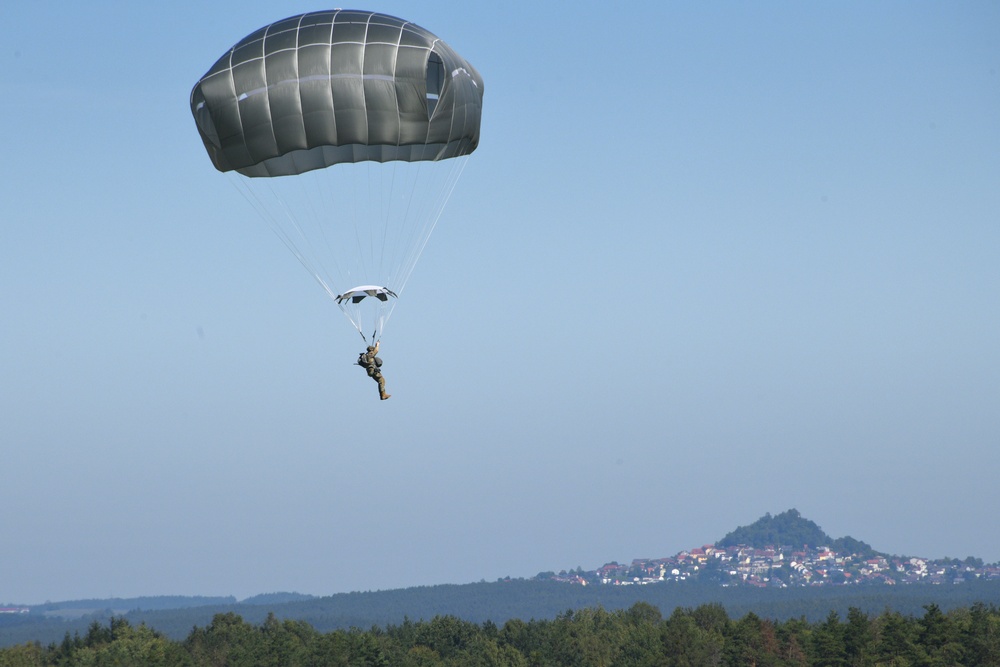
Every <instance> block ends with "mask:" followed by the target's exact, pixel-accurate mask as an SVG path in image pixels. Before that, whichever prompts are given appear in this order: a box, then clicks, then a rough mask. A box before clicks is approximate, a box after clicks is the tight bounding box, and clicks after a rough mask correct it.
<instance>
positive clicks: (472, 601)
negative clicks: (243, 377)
mask: <svg viewBox="0 0 1000 667" xmlns="http://www.w3.org/2000/svg"><path fill="white" fill-rule="evenodd" d="M299 597H300V598H303V599H297V598H296V596H287V595H282V596H270V595H269V596H260V599H259V600H258V599H251V600H244V601H243V602H242V603H226V604H220V603H214V604H202V605H200V606H192V607H188V608H176V609H164V608H163V606H164V605H163V604H162V602H161V601H158V600H156V599H152V600H146V599H132V600H128V601H121V600H118V601H112V600H105V601H92V602H91V603H90V605H91V606H93V607H95V608H96V609H98V611H95V612H94V613H92V614H89V615H86V616H80V617H75V618H72V619H69V618H59V617H55V616H51V615H48V614H42V613H35V612H32V613H30V614H9V615H3V616H0V646H11V645H13V644H24V643H26V642H40V643H41V644H42V645H47V644H48V643H50V642H59V641H60V640H61V639H62V638H63V637H64V636H65V634H66V633H67V632H69V634H70V635H74V634H83V633H86V632H87V631H88V626H90V625H91V624H92V623H93V622H94V621H98V622H99V623H102V624H107V623H108V621H109V619H110V618H111V617H112V616H115V617H120V618H123V619H124V620H126V621H128V622H129V623H130V624H131V625H132V626H140V625H146V626H147V627H149V628H153V629H155V630H156V631H157V632H159V633H162V634H163V635H164V636H165V637H167V638H169V639H172V640H181V639H183V638H184V637H186V636H187V634H188V633H189V632H190V631H191V628H192V627H194V626H205V625H208V624H209V623H210V622H211V621H212V619H213V617H215V616H216V615H218V614H226V613H234V614H237V615H239V616H240V617H241V618H243V619H245V620H246V621H247V622H249V623H251V624H257V625H259V624H261V623H263V622H264V621H265V619H266V618H267V616H268V614H269V613H273V614H274V615H275V617H277V618H278V619H279V620H282V621H284V620H292V621H302V622H305V623H307V624H309V625H310V626H312V627H313V628H315V629H316V630H318V631H320V632H330V631H333V630H346V629H349V628H351V627H358V628H368V627H372V626H379V627H385V626H389V625H399V624H401V623H402V622H403V621H404V620H405V619H406V618H410V619H413V620H427V619H431V618H434V617H436V616H454V617H457V618H461V619H464V620H466V621H470V622H473V623H479V624H482V623H486V622H487V621H489V622H492V623H495V624H497V625H502V624H504V623H506V622H507V621H508V620H511V619H518V618H520V619H549V620H551V619H554V618H556V617H557V616H559V615H560V614H564V613H565V612H566V610H569V609H573V610H577V609H588V608H590V609H593V608H598V607H600V608H603V609H606V610H610V611H614V610H622V609H628V608H629V607H631V606H633V605H634V604H636V603H637V602H644V603H646V604H649V605H651V606H653V607H656V608H658V609H674V608H676V607H681V608H691V609H693V608H696V607H700V606H703V605H711V604H715V605H719V606H721V607H722V608H723V609H725V610H726V612H727V613H728V614H729V615H730V616H731V617H733V618H739V617H742V616H744V615H746V614H748V613H751V612H752V613H754V614H757V615H758V616H760V617H762V618H770V619H776V620H779V621H787V620H790V619H805V620H806V621H808V622H810V623H816V622H820V621H822V620H824V619H825V618H826V617H827V615H828V614H829V613H830V611H835V612H837V613H838V614H839V615H840V616H841V617H846V614H847V612H848V610H849V609H850V608H852V607H854V608H857V609H859V610H861V611H862V612H865V613H867V614H879V613H881V612H882V611H884V610H885V609H893V610H895V611H897V612H899V613H901V614H904V615H912V616H919V615H920V614H922V613H923V609H924V607H925V606H926V605H929V604H934V605H937V606H938V607H939V608H940V609H941V610H943V611H945V612H950V611H951V610H954V609H960V608H968V607H971V606H972V605H973V604H975V603H976V602H984V603H986V604H1000V581H970V582H966V583H964V584H961V585H952V584H949V585H947V586H944V585H942V586H931V585H925V586H820V587H802V588H786V589H772V588H765V589H757V588H749V587H742V588H723V587H721V586H717V585H710V584H707V583H696V582H680V583H669V584H660V585H653V586H570V585H567V584H560V583H553V582H548V581H531V580H502V581H495V582H480V583H475V584H442V585H439V586H424V587H415V588H406V589H395V590H386V591H369V592H356V593H339V594H336V595H331V596H325V597H318V598H306V597H305V596H299ZM201 601H202V602H206V601H207V600H201ZM102 602H103V603H104V604H105V605H106V607H107V608H105V609H103V610H102V608H101V607H99V606H98V605H99V604H101V603H102ZM254 602H259V603H260V604H254ZM192 604H194V601H192ZM113 610H117V611H113Z"/></svg>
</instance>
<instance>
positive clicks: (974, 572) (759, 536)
mask: <svg viewBox="0 0 1000 667" xmlns="http://www.w3.org/2000/svg"><path fill="white" fill-rule="evenodd" d="M813 545H816V546H813ZM536 578H537V579H550V580H554V581H562V582H567V583H571V584H580V585H590V584H598V585H602V584H603V585H614V586H627V585H643V584H658V583H665V582H680V581H697V582H701V583H708V584H717V585H720V586H755V587H761V588H763V587H776V588H787V587H789V586H824V585H863V584H869V585H890V586H891V585H897V584H918V583H929V584H960V583H963V582H965V581H969V580H972V579H1000V563H993V564H984V563H983V561H982V560H981V559H979V558H972V557H969V558H966V559H964V560H959V559H950V558H942V559H928V558H915V557H906V556H890V555H887V554H883V553H879V552H876V551H874V550H873V549H872V548H871V547H869V546H868V545H867V544H865V543H864V542H861V541H858V540H854V539H852V538H849V537H848V538H840V539H837V540H833V539H831V538H830V537H829V536H827V535H826V534H825V533H823V532H822V530H820V529H819V527H818V526H817V525H816V524H815V523H813V522H812V521H809V520H807V519H803V518H802V517H801V515H799V513H798V512H797V511H796V510H794V509H793V510H788V511H787V512H785V513H783V514H779V515H777V516H775V517H772V516H771V515H770V514H767V515H765V516H764V517H762V518H761V519H759V520H758V521H757V522H756V523H754V524H752V525H751V526H747V527H741V528H738V529H737V530H735V531H733V532H732V533H730V534H729V535H727V536H726V537H725V538H723V539H722V540H720V541H719V542H717V543H716V544H709V545H704V546H702V547H698V548H694V549H691V550H690V551H681V552H680V553H678V554H676V555H674V556H670V557H666V558H652V559H647V558H637V559H635V560H633V561H632V562H631V563H629V564H627V565H626V564H621V563H617V562H611V563H606V564H605V565H602V566H601V567H599V568H597V569H596V570H589V571H584V570H583V569H582V568H577V569H576V570H571V571H568V572H567V571H562V572H559V573H558V574H556V573H554V572H543V573H540V574H539V575H537V577H536Z"/></svg>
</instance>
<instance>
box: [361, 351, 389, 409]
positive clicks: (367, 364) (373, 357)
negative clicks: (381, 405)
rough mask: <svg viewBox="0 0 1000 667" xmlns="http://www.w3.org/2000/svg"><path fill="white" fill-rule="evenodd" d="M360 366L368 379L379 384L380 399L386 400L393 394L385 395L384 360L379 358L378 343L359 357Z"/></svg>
mask: <svg viewBox="0 0 1000 667" xmlns="http://www.w3.org/2000/svg"><path fill="white" fill-rule="evenodd" d="M358 366H361V367H362V368H364V369H365V372H367V373H368V377H370V378H371V379H373V380H375V381H376V382H378V397H379V398H380V399H381V400H383V401H384V400H385V399H387V398H389V396H391V394H387V393H385V378H384V377H383V376H382V371H381V370H380V369H381V367H382V360H381V359H380V358H379V357H378V343H375V346H374V347H372V346H371V345H369V346H368V349H367V350H366V351H364V352H362V353H361V354H359V355H358Z"/></svg>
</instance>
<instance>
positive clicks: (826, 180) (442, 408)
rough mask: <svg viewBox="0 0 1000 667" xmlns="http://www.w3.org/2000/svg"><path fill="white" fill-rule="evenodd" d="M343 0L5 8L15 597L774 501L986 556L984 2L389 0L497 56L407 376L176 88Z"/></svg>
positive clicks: (362, 569) (989, 300) (397, 326)
mask: <svg viewBox="0 0 1000 667" xmlns="http://www.w3.org/2000/svg"><path fill="white" fill-rule="evenodd" d="M324 8H326V7H325V6H322V5H308V4H306V5H303V4H295V3H291V2H273V1H272V2H262V1H255V0H245V1H241V2H235V1H230V0H220V1H219V2H215V3H200V4H198V5H195V4H193V3H189V4H187V5H177V4H176V3H174V4H169V3H167V4H164V3H159V4H156V3H153V4H150V3H131V4H127V5H126V4H124V3H122V4H119V3H109V2H95V3H89V5H87V6H85V4H78V3H77V4H74V3H63V2H31V3H26V2H25V3H6V4H5V5H4V6H3V8H2V9H0V22H2V24H3V25H4V26H5V27H6V28H7V33H8V38H7V40H6V41H5V46H4V48H3V49H2V50H0V65H2V66H0V81H2V84H3V88H4V90H5V91H6V94H5V95H4V96H3V97H2V98H0V127H3V128H5V130H4V135H3V136H4V155H5V156H6V159H5V160H3V161H2V162H0V285H2V288H0V309H2V312H3V317H2V318H0V368H2V377H3V379H2V380H0V406H2V408H0V412H2V420H0V421H2V424H3V427H2V435H0V440H2V443H0V532H2V533H3V535H4V536H5V539H4V548H3V549H2V550H0V572H3V573H4V576H3V578H2V583H0V585H2V588H0V601H4V602H7V601H9V602H20V603H38V602H42V601H44V600H46V599H49V600H61V599H73V598H83V597H105V596H112V595H114V596H133V595H160V594H204V595H229V594H232V595H236V596H237V597H247V596H250V595H254V594H257V593H265V592H272V591H279V590H294V591H299V592H303V593H311V594H316V595H323V594H330V593H336V592H342V591H353V590H373V589H385V588H395V587H403V586H413V585H430V584H437V583H463V582H468V581H478V580H480V579H487V580H491V579H494V578H497V577H502V576H507V575H510V576H515V577H518V576H524V577H530V576H533V575H534V574H536V573H537V572H539V571H543V570H550V569H555V570H558V569H562V568H573V567H577V566H582V567H584V568H585V569H590V568H594V567H597V566H600V565H601V564H603V563H605V562H607V561H609V560H613V559H617V560H622V559H631V558H636V557H658V556H665V555H672V554H674V553H676V552H677V551H680V550H682V549H686V548H690V547H693V546H699V545H701V544H703V543H708V542H712V541H714V540H717V539H719V538H721V537H722V536H723V535H724V534H725V533H727V532H728V531H729V530H731V529H732V528H734V527H736V526H737V525H745V524H747V523H750V522H752V521H753V520H755V519H757V518H758V517H759V516H761V515H762V514H764V513H765V512H772V513H777V512H781V511H784V510H786V509H789V508H791V507H794V508H797V509H798V510H799V511H800V512H801V513H802V514H803V515H804V516H805V517H807V518H810V519H812V520H814V521H816V522H817V523H818V524H819V525H820V526H821V527H822V528H824V529H825V530H826V531H827V532H828V533H829V534H831V535H832V536H834V537H840V536H843V535H846V534H849V535H852V536H854V537H856V538H858V539H863V540H866V541H868V542H869V543H871V544H872V546H874V547H875V548H876V549H879V550H882V551H887V552H890V553H897V554H907V555H921V556H929V557H941V556H952V557H965V556H967V555H973V556H978V557H981V558H984V559H986V560H988V561H997V560H1000V534H998V533H997V531H996V529H995V528H996V511H995V508H996V507H997V506H1000V490H998V486H997V484H996V480H995V477H996V471H997V470H998V469H1000V447H998V445H1000V409H998V406H1000V346H998V345H997V341H998V340H1000V308H998V307H997V302H998V295H1000V261H998V250H1000V225H998V211H1000V40H998V39H997V37H998V34H997V28H998V26H1000V7H998V6H997V5H996V4H995V3H990V2H962V3H925V2H918V3H912V2H906V3H902V2H884V3H878V4H877V5H874V6H872V5H871V4H870V3H863V2H857V3H851V2H849V3H781V2H774V3H766V4H754V5H749V4H746V3H736V2H716V3H707V4H706V3H652V2H651V3H629V2H625V3H619V4H618V5H616V6H615V8H614V9H612V8H609V6H607V5H603V4H597V3H587V2H582V3H577V4H575V5H570V4H568V3H567V4H557V3H544V4H540V3H527V2H522V1H520V0H517V1H514V2H507V3H493V4H492V5H490V6H483V7H482V8H480V7H478V6H476V7H474V8H470V6H463V5H462V3H446V2H438V1H436V0H431V1H427V2H420V3H416V2H403V1H396V2H394V1H388V2H385V3H383V4H382V5H379V6H378V7H371V9H377V10H379V11H384V12H386V13H389V14H393V15H397V16H401V17H403V18H406V19H409V20H412V21H414V22H416V23H418V24H420V25H422V26H424V27H425V28H427V29H429V30H431V31H432V32H434V33H436V34H437V35H439V36H440V37H442V38H443V39H445V40H446V41H447V42H449V43H450V44H451V45H452V46H453V47H454V48H455V49H456V50H457V51H458V52H459V53H461V54H462V55H463V56H464V57H465V58H467V59H468V60H469V61H470V62H471V63H473V64H474V65H475V66H476V67H477V69H479V71H480V72H481V74H482V75H483V78H484V80H485V83H486V94H485V101H484V118H483V126H482V141H481V144H480V148H479V150H478V151H477V152H476V153H475V154H474V155H473V156H472V158H471V159H470V160H469V164H468V167H467V169H466V170H465V173H464V175H463V177H462V180H461V182H460V184H459V187H458V189H457V191H456V192H455V195H454V196H453V197H452V199H451V201H450V203H449V206H448V208H447V209H446V211H445V214H444V216H443V218H442V219H441V222H440V223H439V225H438V227H437V230H436V231H435V233H434V236H433V237H432V238H431V241H430V244H429V245H428V247H427V249H426V251H425V252H424V254H423V257H422V259H421V261H420V263H419V264H418V265H417V267H416V270H415V272H414V274H413V276H412V278H411V279H410V282H409V283H408V287H407V291H406V294H405V299H403V300H401V301H400V303H399V305H398V307H397V308H396V310H395V313H394V314H393V318H392V322H391V326H390V327H389V329H388V331H387V333H386V336H385V338H384V339H383V355H382V356H383V358H384V359H385V374H386V378H387V380H388V387H389V390H390V391H391V392H392V394H393V398H392V400H390V401H385V402H380V401H378V400H377V398H376V395H375V387H374V384H373V383H372V382H371V380H369V379H368V378H366V377H364V375H363V373H362V372H361V371H360V370H359V369H357V368H355V367H352V366H351V364H352V362H353V361H354V359H355V357H356V355H357V353H358V352H359V351H360V350H359V343H360V341H359V338H358V336H357V333H356V332H354V331H353V330H352V329H351V327H350V326H349V324H348V323H347V321H346V320H345V319H344V318H343V316H342V315H341V314H340V312H339V311H338V310H337V309H336V307H335V306H334V304H333V303H332V302H331V301H330V300H329V299H328V297H327V296H326V295H325V293H324V292H323V291H322V290H321V289H319V288H318V287H317V285H316V283H315V282H314V281H313V279H312V277H311V276H310V275H309V274H308V273H306V272H305V271H303V270H302V268H301V267H300V266H299V264H298V263H297V262H296V261H295V259H294V258H293V257H292V255H291V253H289V252H288V250H287V249H286V248H285V247H284V246H283V245H282V244H281V243H280V242H279V241H278V240H277V239H276V238H275V236H274V234H273V233H272V232H271V231H270V229H269V228H268V227H267V225H266V224H265V223H264V222H263V221H262V220H261V219H260V218H259V217H258V216H257V215H256V214H255V213H254V211H253V210H252V209H251V208H250V207H249V206H248V205H247V203H246V201H244V200H243V198H242V197H241V196H240V195H239V193H238V192H237V191H236V189H234V188H233V187H232V186H231V184H230V183H228V182H227V178H226V177H225V176H223V175H222V174H219V173H218V172H216V171H215V169H214V168H213V167H212V165H211V163H210V161H209V159H208V157H207V155H206V154H205V151H204V149H203V148H202V146H201V142H200V140H199V138H198V134H197V131H196V129H195V125H194V122H193V120H192V118H191V115H190V111H189V108H188V95H189V93H190V90H191V87H192V86H193V85H194V83H195V82H196V81H197V80H198V78H199V77H200V76H201V75H202V74H203V73H204V72H205V70H207V69H208V67H209V66H210V65H211V64H212V63H213V62H214V61H215V60H216V59H217V58H218V57H219V56H220V55H222V53H223V52H224V51H225V50H226V49H228V48H229V46H231V45H232V44H233V43H235V42H236V41H237V40H239V39H240V38H241V37H243V36H244V35H245V34H247V33H249V32H251V31H253V30H255V29H256V28H258V27H260V26H263V25H265V24H268V23H270V22H272V21H275V20H277V19H280V18H284V17H285V16H289V15H292V14H297V13H300V12H303V11H310V10H314V9H324Z"/></svg>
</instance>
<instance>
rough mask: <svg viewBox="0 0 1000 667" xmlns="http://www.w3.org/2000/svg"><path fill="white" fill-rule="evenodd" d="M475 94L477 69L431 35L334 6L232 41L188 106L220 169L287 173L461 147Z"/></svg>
mask: <svg viewBox="0 0 1000 667" xmlns="http://www.w3.org/2000/svg"><path fill="white" fill-rule="evenodd" d="M482 99H483V80H482V78H481V77H480V75H479V72H477V71H476V69H475V68H474V67H472V65H470V64H469V63H468V62H466V61H465V60H464V59H462V58H461V56H459V55H458V54H457V53H455V51H454V50H453V49H452V48H451V47H450V46H448V45H447V44H446V43H445V42H443V41H441V40H440V39H438V38H437V37H436V36H435V35H433V34H432V33H430V32H428V31H427V30H425V29H423V28H421V27H419V26H417V25H414V24H413V23H410V22H408V21H404V20H402V19H398V18H395V17H392V16H388V15H385V14H378V13H375V12H367V11H357V10H340V9H337V10H330V11H319V12H310V13H307V14H301V15H299V16H293V17H291V18H287V19H284V20H282V21H278V22H276V23H272V24H271V25H268V26H266V27H264V28H261V29H260V30H257V31H256V32H254V33H252V34H250V35H248V36H247V37H245V38H244V39H242V40H240V41H239V42H238V43H237V44H236V45H235V46H233V47H232V48H231V49H229V51H228V53H226V54H225V55H224V56H222V57H221V58H219V60H218V61H217V62H216V63H215V64H214V65H213V66H212V67H211V69H209V70H208V72H207V73H206V74H205V75H204V76H203V77H202V78H201V80H200V81H198V83H197V85H195V87H194V89H193V90H192V91H191V112H192V114H194V118H195V122H196V123H197V125H198V132H199V133H200V134H201V138H202V141H203V142H204V144H205V149H206V150H207V151H208V154H209V156H210V157H211V159H212V163H213V164H214V165H215V167H216V168H217V169H218V170H219V171H233V170H235V171H238V172H239V173H241V174H243V175H245V176H251V177H258V176H287V175H293V174H301V173H304V172H307V171H311V170H314V169H323V168H325V167H329V166H331V165H334V164H339V163H352V162H363V161H375V162H387V161H393V160H402V161H407V162H414V161H423V160H435V161H436V160H441V159H445V158H450V157H458V156H462V155H468V154H470V153H472V152H473V151H474V150H475V149H476V147H477V146H478V145H479V125H480V117H481V113H482Z"/></svg>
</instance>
